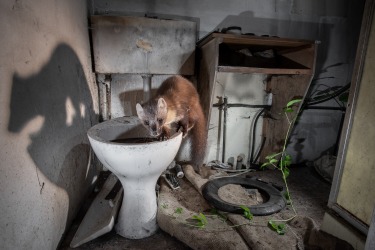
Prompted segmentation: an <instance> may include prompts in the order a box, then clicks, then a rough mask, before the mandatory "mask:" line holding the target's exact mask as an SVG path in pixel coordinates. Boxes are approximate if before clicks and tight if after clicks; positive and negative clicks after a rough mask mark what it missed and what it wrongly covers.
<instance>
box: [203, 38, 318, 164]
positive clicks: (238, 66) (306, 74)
mask: <svg viewBox="0 0 375 250" xmlns="http://www.w3.org/2000/svg"><path fill="white" fill-rule="evenodd" d="M316 50H317V43H316V42H315V41H309V40H296V39H284V38H277V37H257V36H248V35H233V34H222V33H211V34H209V35H208V36H206V37H205V38H204V39H202V40H200V41H199V42H198V58H199V61H198V64H199V66H198V67H199V72H198V91H199V93H200V96H201V102H202V106H203V109H204V111H205V114H206V115H207V120H208V126H212V124H213V123H212V118H213V117H212V110H213V105H214V104H216V105H218V104H220V103H221V102H222V100H223V98H221V99H220V98H219V99H218V98H217V96H216V94H217V92H216V90H215V88H216V86H217V82H218V79H219V78H222V76H221V75H222V74H232V75H233V74H234V75H236V74H237V75H242V78H243V77H244V75H245V76H248V77H249V78H250V77H252V75H254V74H256V75H264V76H265V77H264V82H265V84H264V91H265V92H267V93H271V96H272V107H271V108H270V109H269V111H267V117H268V118H265V119H263V126H262V127H263V128H262V131H261V137H262V138H263V140H264V142H262V144H263V145H264V146H263V149H262V150H261V157H260V161H261V162H262V161H263V159H264V156H266V155H268V154H270V153H272V152H277V151H279V150H280V148H281V146H282V145H283V142H284V138H285V134H286V132H287V128H288V122H287V121H286V119H284V117H283V115H281V114H280V113H282V108H283V107H284V106H285V105H286V103H287V102H288V101H290V100H291V99H293V98H295V97H304V96H305V94H306V92H307V90H308V87H309V85H310V83H311V80H312V77H313V74H314V67H315V59H316ZM224 78H225V77H224ZM220 84H224V85H225V84H234V85H236V82H231V83H225V82H221V83H220ZM248 84H249V87H251V86H250V85H251V84H252V83H251V81H249V83H248ZM234 88H236V86H234ZM229 101H230V100H229ZM258 104H259V103H258ZM263 104H264V103H263ZM215 119H216V118H215ZM210 124H211V125H210ZM218 126H219V125H218ZM219 127H222V126H219ZM208 129H209V130H211V129H212V128H210V127H209V128H208ZM220 133H222V128H221V129H219V130H218V134H217V135H212V134H211V137H212V136H213V137H215V136H218V137H221V135H220ZM230 133H231V131H227V136H228V135H229V136H230ZM209 137H210V135H209ZM246 137H247V136H246ZM210 139H212V138H209V140H210ZM247 140H248V139H247ZM216 141H217V143H222V141H221V142H218V140H216ZM209 146H212V145H209ZM216 146H217V148H221V149H220V150H222V147H221V146H218V145H216ZM220 150H219V151H220ZM245 151H246V150H245ZM221 153H223V152H221ZM224 153H225V152H224ZM208 160H213V159H208Z"/></svg>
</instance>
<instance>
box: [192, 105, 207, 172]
mask: <svg viewBox="0 0 375 250" xmlns="http://www.w3.org/2000/svg"><path fill="white" fill-rule="evenodd" d="M198 112H199V119H198V120H197V121H196V123H195V125H194V127H193V128H192V129H191V131H190V133H191V161H192V164H194V168H195V169H196V170H197V169H198V168H199V167H200V166H202V165H203V161H204V157H205V154H206V146H207V125H206V118H205V115H204V114H203V111H202V110H201V108H200V109H199V111H198Z"/></svg>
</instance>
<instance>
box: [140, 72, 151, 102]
mask: <svg viewBox="0 0 375 250" xmlns="http://www.w3.org/2000/svg"><path fill="white" fill-rule="evenodd" d="M151 78H152V75H151V74H144V75H142V79H143V102H147V101H148V100H150V98H151Z"/></svg>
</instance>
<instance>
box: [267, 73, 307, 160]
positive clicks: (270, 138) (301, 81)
mask: <svg viewBox="0 0 375 250" xmlns="http://www.w3.org/2000/svg"><path fill="white" fill-rule="evenodd" d="M310 78H311V76H307V75H291V76H288V75H286V76H284V75H280V76H272V77H271V78H270V79H269V81H268V82H267V92H271V93H272V107H271V109H270V111H269V112H268V115H266V117H264V118H263V137H265V138H266V140H265V143H264V147H263V150H262V152H261V155H260V162H261V163H263V162H265V160H264V158H265V157H266V156H267V155H270V154H272V153H278V152H280V151H281V150H282V147H283V145H284V142H285V136H286V134H287V131H288V127H289V123H288V120H287V118H286V117H285V114H284V112H283V108H284V107H285V106H286V104H287V103H288V102H289V101H290V100H292V99H295V98H302V97H303V96H305V93H306V91H307V89H308V87H309V85H310ZM298 107H299V105H298V106H297V108H296V110H298ZM293 115H295V113H293Z"/></svg>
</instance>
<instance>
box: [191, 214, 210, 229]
mask: <svg viewBox="0 0 375 250" xmlns="http://www.w3.org/2000/svg"><path fill="white" fill-rule="evenodd" d="M191 218H193V219H194V220H197V226H198V227H200V228H204V227H205V226H206V225H207V218H206V216H205V215H204V214H202V213H199V214H198V215H193V216H192V217H191Z"/></svg>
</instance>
